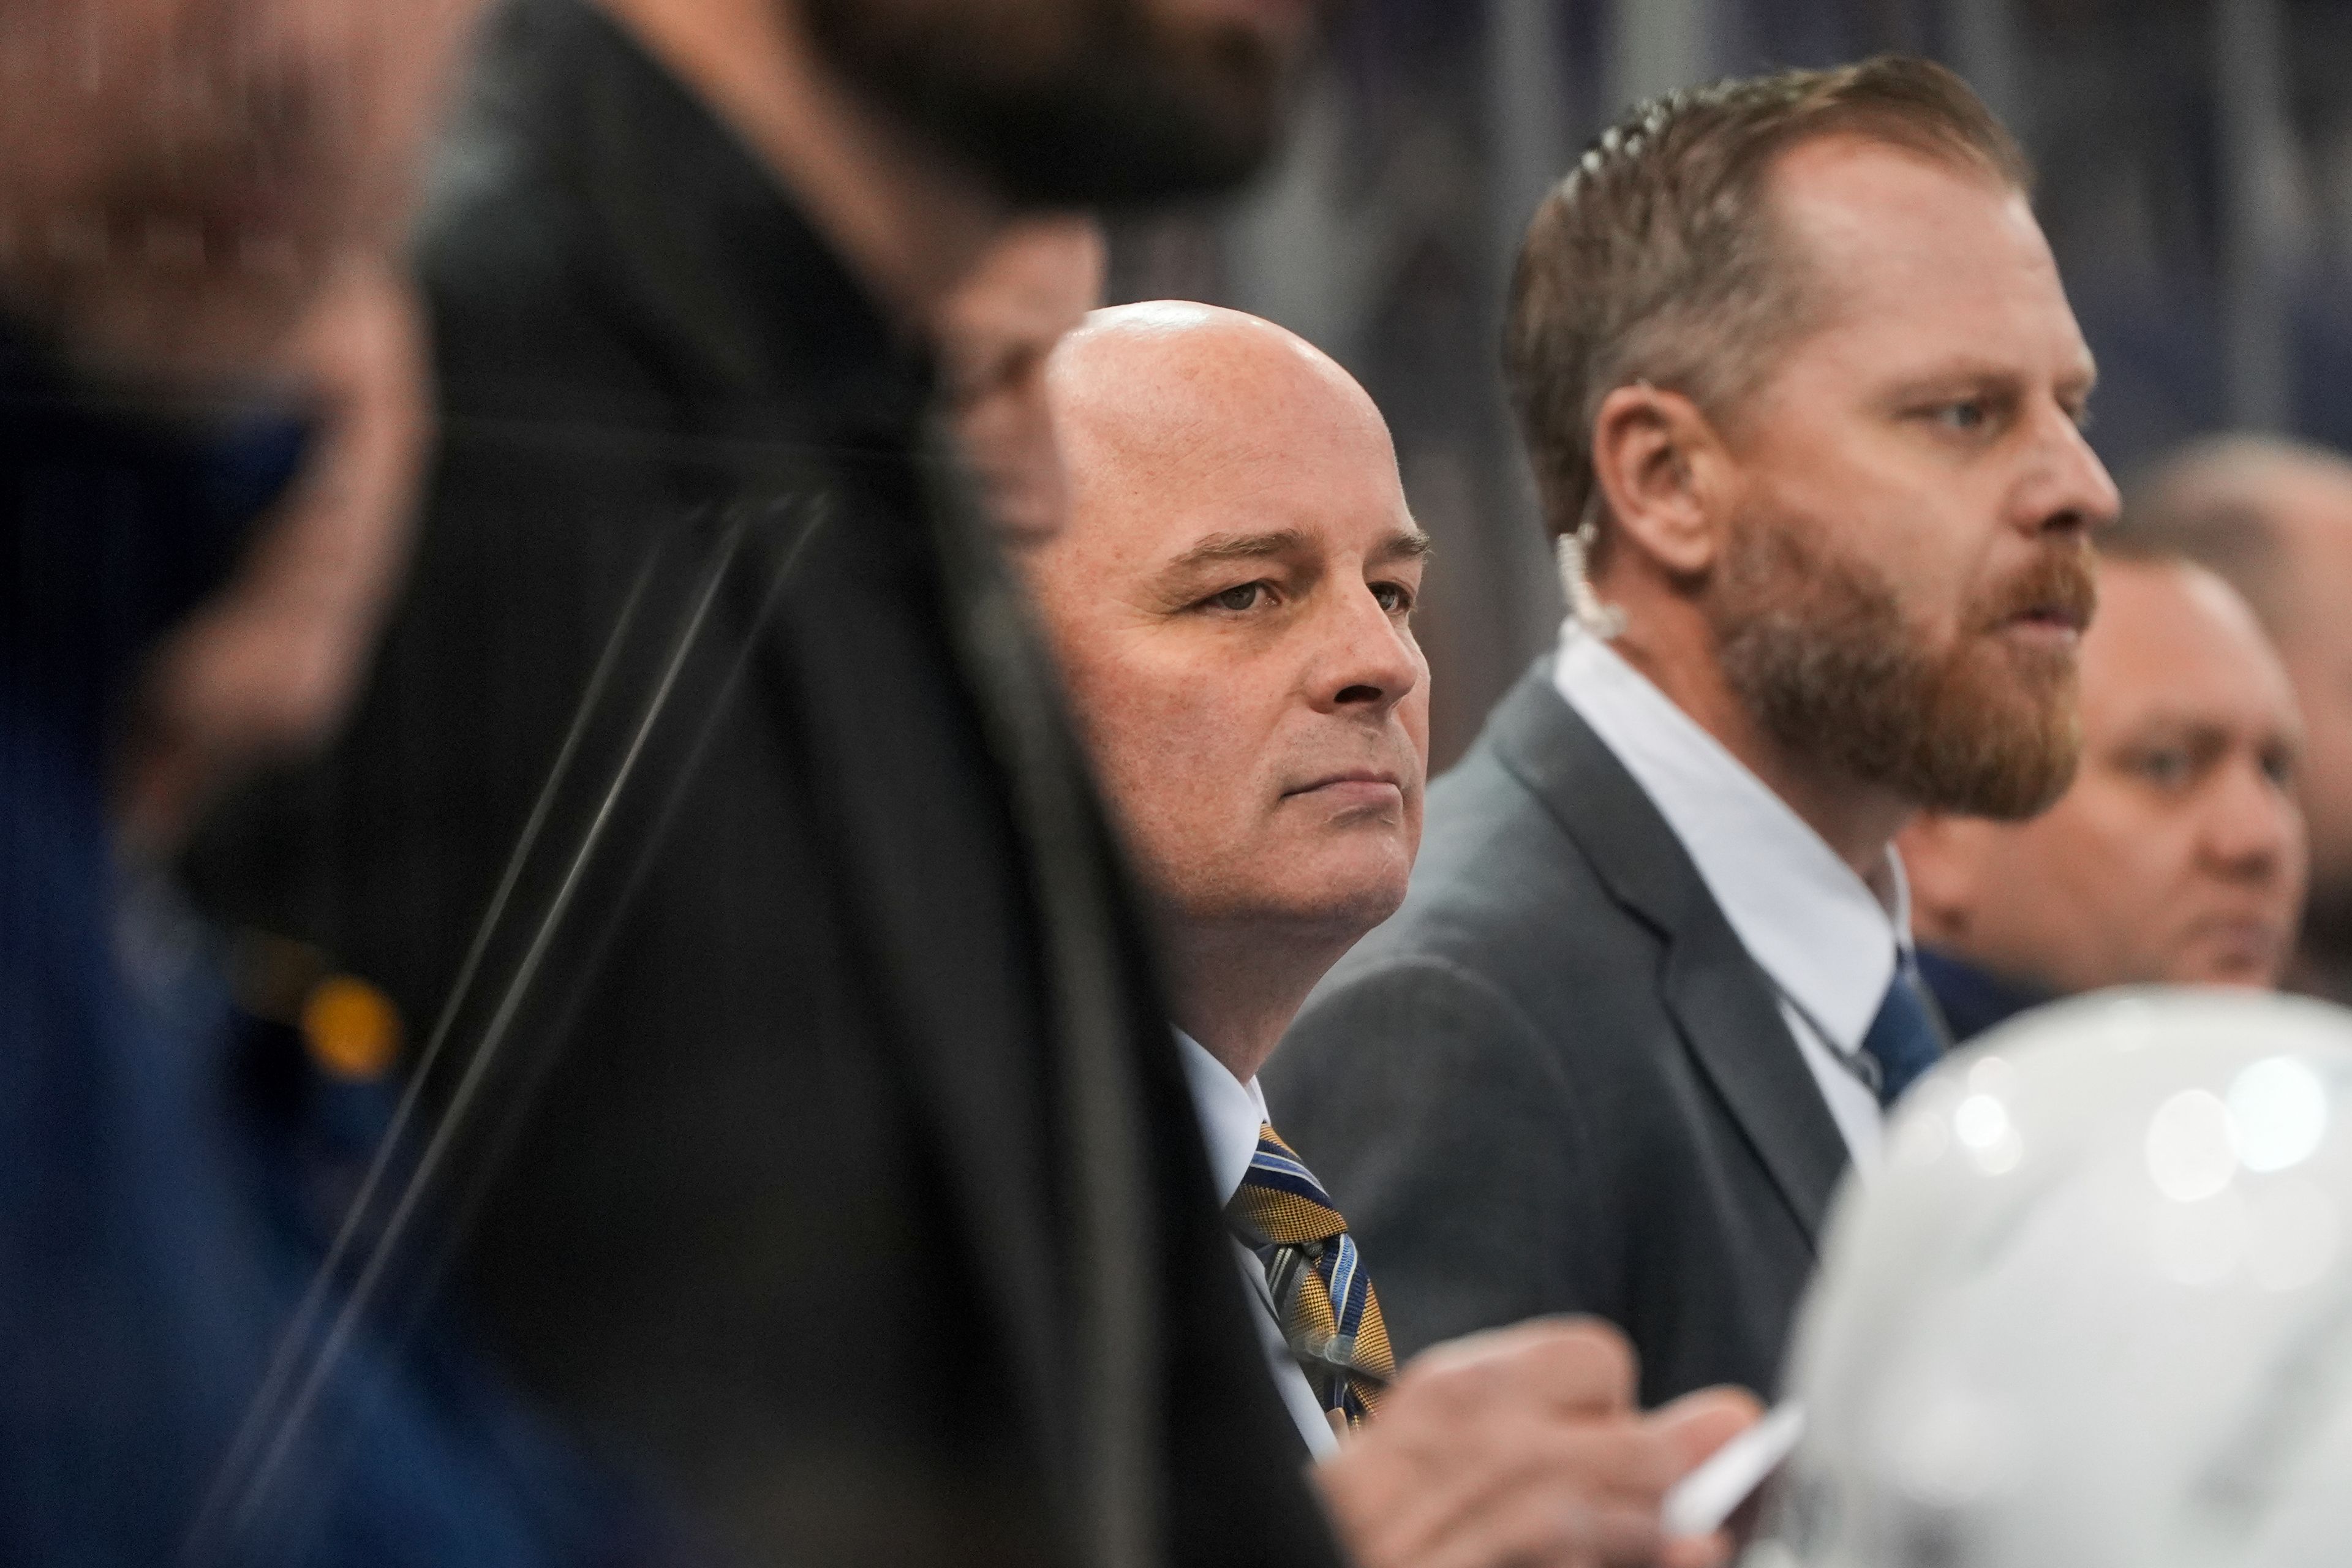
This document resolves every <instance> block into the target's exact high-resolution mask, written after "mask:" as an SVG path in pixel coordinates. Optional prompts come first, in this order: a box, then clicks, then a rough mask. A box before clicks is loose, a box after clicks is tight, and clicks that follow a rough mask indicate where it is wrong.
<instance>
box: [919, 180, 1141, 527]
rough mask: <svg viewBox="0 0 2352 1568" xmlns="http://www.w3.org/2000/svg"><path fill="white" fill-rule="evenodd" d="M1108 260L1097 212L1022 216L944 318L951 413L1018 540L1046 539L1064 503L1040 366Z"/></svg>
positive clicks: (1084, 305) (1091, 298)
mask: <svg viewBox="0 0 2352 1568" xmlns="http://www.w3.org/2000/svg"><path fill="white" fill-rule="evenodd" d="M1103 261H1104V257H1103V236H1102V227H1101V226H1100V225H1099V224H1097V223H1096V222H1095V221H1094V220H1093V219H1092V218H1089V217H1080V216H1062V217H1041V218H1033V219H1029V220H1026V221H1024V222H1020V223H1016V224H1014V225H1013V226H1012V227H1011V228H1010V229H1008V230H1007V231H1006V232H1005V235H1004V237H1003V238H1002V239H999V240H998V241H997V242H996V244H995V245H994V246H993V247H991V248H990V250H989V251H988V253H987V254H986V255H984V256H983V257H982V258H981V262H980V265H979V267H978V268H975V269H974V270H973V273H972V275H971V278H970V279H968V280H967V281H966V282H965V283H964V284H963V286H962V287H961V288H960V289H957V290H956V291H955V293H954V294H953V295H952V296H951V297H950V299H949V300H948V302H947V306H946V308H945V310H943V311H942V313H941V319H940V328H939V333H938V337H939V343H940V370H941V376H942V380H943V381H944V384H945V387H944V390H945V395H946V397H947V404H948V412H949V417H950V419H951V420H952V421H953V422H954V426H955V434H956V439H957V442H958V444H959V445H961V447H962V448H963V453H964V457H965V459H966V460H967V461H968V462H969V463H970V464H971V468H972V471H973V473H974V474H975V475H976V476H977V477H978V479H979V480H980V484H981V489H982V499H983V500H985V502H986V503H987V506H988V510H989V513H990V515H991V516H992V518H993V519H994V520H995V521H996V523H997V526H998V527H999V528H1000V529H1001V530H1003V533H1004V536H1005V539H1006V541H1007V542H1009V543H1012V544H1014V545H1016V546H1017V545H1024V544H1031V543H1035V542H1039V541H1042V540H1044V539H1045V538H1048V537H1050V536H1051V535H1052V533H1053V532H1054V531H1055V530H1056V529H1057V528H1059V527H1060V526H1061V524H1062V517H1063V513H1064V511H1065V510H1066V507H1067V500H1066V488H1065V486H1064V484H1063V479H1062V455H1061V452H1060V449H1059V448H1058V447H1056V446H1055V440H1054V414H1053V408H1052V405H1051V404H1050V403H1049V402H1048V400H1047V398H1046V395H1045V361H1046V357H1047V356H1048V355H1050V354H1051V353H1053V352H1054V345H1055V343H1057V342H1060V341H1061V340H1062V336H1063V334H1064V333H1066V332H1067V331H1070V330H1071V329H1072V328H1073V327H1076V325H1077V324H1078V323H1079V322H1080V321H1084V320H1085V319H1086V314H1087V311H1088V310H1093V309H1094V308H1095V306H1096V305H1097V304H1098V303H1099V302H1100V300H1101V296H1102V288H1103Z"/></svg>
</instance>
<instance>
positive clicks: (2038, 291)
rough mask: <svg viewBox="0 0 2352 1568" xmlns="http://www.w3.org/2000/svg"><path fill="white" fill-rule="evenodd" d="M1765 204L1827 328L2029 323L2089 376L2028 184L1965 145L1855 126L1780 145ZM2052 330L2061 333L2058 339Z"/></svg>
mask: <svg viewBox="0 0 2352 1568" xmlns="http://www.w3.org/2000/svg"><path fill="white" fill-rule="evenodd" d="M1767 191H1768V195H1769V212H1770V215H1771V221H1772V223H1773V224H1774V226H1775V227H1776V229H1777V231H1778V237H1779V240H1780V243H1781V244H1783V245H1786V246H1789V247H1791V249H1792V251H1793V252H1794V254H1793V256H1792V258H1791V259H1792V260H1793V261H1794V262H1795V263H1796V264H1797V265H1798V266H1799V267H1800V268H1802V269H1803V271H1804V274H1805V276H1806V279H1807V281H1808V284H1809V286H1810V288H1811V292H1812V294H1813V296H1814V298H1813V301H1812V303H1813V308H1814V310H1817V311H1818V312H1820V314H1821V316H1822V322H1823V325H1824V327H1825V328H1826V327H1832V326H1840V325H1843V326H1847V327H1850V328H1851V327H1861V328H1878V329H1882V330H1893V329H1900V330H1903V331H1910V332H1914V333H1918V334H1920V335H1922V336H1925V335H1927V333H1929V332H1931V331H1932V330H1933V329H1934V328H1935V327H1937V326H1938V325H1944V326H1948V327H1949V328H1951V329H1952V330H1954V331H1962V332H1965V333H1967V334H1968V335H1970V336H1974V335H1975V334H1976V332H1977V331H1979V328H1980V327H1981V326H1982V325H1983V324H1985V323H1988V322H1999V323H2002V324H2004V325H2006V326H2009V327H2011V328H2014V329H2017V330H2019V331H2031V332H2032V333H2034V334H2036V335H2037V337H2039V338H2040V339H2042V340H2043V341H2044V342H2049V343H2050V346H2052V347H2055V348H2058V349H2059V350H2060V352H2061V353H2063V354H2065V355H2066V356H2067V357H2068V358H2069V359H2071V360H2073V361H2074V362H2077V364H2076V366H2075V368H2077V369H2079V371H2080V372H2081V373H2082V374H2085V375H2087V374H2089V373H2090V370H2091V365H2090V357H2089V356H2090V351H2089V349H2088V347H2087V346H2086V345H2085V344H2084V342H2083V340H2082V335H2081V332H2080V331H2079V330H2078V329H2077V327H2076V326H2075V323H2074V314H2073V311H2072V310H2071V308H2069V307H2068V305H2067V303H2066V299H2065V290H2064V288H2063V284H2062V282H2061V280H2060V279H2059V275H2058V268H2057V262H2056V260H2055V258H2053V256H2052V254H2051V251H2050V247H2049V244H2048V242H2047V241H2046V240H2045V238H2044V237H2043V236H2042V229H2041V226H2040V225H2039V224H2038V223H2037V222H2036V221H2035V219H2034V216H2033V213H2032V206H2031V205H2030V204H2029V202H2028V201H2027V199H2026V197H2025V195H2024V193H2022V192H2021V191H2019V190H2017V189H2015V188H2014V187H2012V186H2011V185H2009V184H2007V183H2006V182H2004V181H2003V180H2002V179H2000V177H1999V176H1998V175H1996V174H1993V173H1991V172H1990V171H1989V170H1985V169H1981V168H1979V167H1977V166H1975V165H1973V164H1971V163H1967V162H1965V161H1962V160H1961V159H1960V157H1959V155H1958V154H1954V155H1953V156H1952V157H1949V158H1945V157H1936V156H1931V155H1929V154H1928V153H1924V152H1916V151H1914V150H1912V149H1910V148H1907V147H1901V146H1895V145H1892V144H1889V143H1886V142H1875V141H1870V140H1865V139H1864V138H1861V137H1858V136H1853V135H1832V136H1822V137H1816V138H1814V139H1812V140H1810V141H1808V142H1802V143H1800V144H1799V145H1798V146H1796V147H1793V148H1791V149H1790V150H1789V151H1788V152H1786V153H1782V154H1781V155H1780V158H1779V159H1778V160H1776V161H1775V163H1774V164H1773V167H1772V169H1771V171H1770V173H1769V176H1768V181H1767ZM2053 335H2054V337H2056V338H2060V339H2063V342H2052V341H2051V340H2052V339H2053Z"/></svg>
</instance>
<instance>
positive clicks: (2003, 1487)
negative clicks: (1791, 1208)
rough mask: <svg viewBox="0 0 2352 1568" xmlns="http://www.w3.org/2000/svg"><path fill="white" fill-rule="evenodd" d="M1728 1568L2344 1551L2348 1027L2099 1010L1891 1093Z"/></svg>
mask: <svg viewBox="0 0 2352 1568" xmlns="http://www.w3.org/2000/svg"><path fill="white" fill-rule="evenodd" d="M1790 1390H1791V1393H1792V1394H1793V1395H1794V1396H1795V1397H1796V1398H1798V1399H1801V1401H1802V1402H1803V1404H1804V1406H1805V1409H1806V1412H1807V1426H1806V1435H1805V1438H1804V1441H1803V1443H1802V1445H1801V1447H1800V1448H1799V1450H1798V1452H1797V1453H1796V1454H1795V1456H1793V1457H1792V1458H1791V1459H1790V1464H1789V1466H1788V1468H1787V1469H1786V1471H1785V1472H1784V1473H1783V1475H1782V1478H1781V1479H1780V1484H1779V1489H1778V1493H1777V1497H1776V1501H1775V1503H1774V1505H1773V1509H1772V1514H1771V1521H1770V1524H1769V1529H1768V1532H1767V1537H1766V1539H1765V1540H1764V1541H1763V1542H1760V1543H1759V1545H1758V1546H1757V1547H1756V1548H1755V1549H1754V1550H1753V1551H1752V1552H1751V1553H1750V1555H1749V1558H1748V1563H1749V1564H1750V1568H1763V1565H1766V1564H1770V1565H1774V1568H1789V1565H1791V1564H1794V1565H1801V1568H2044V1565H2047V1568H2189V1565H2191V1564H2195V1565H2206V1564H2222V1563H2227V1564H2230V1565H2231V1568H2290V1565H2292V1568H2305V1565H2312V1568H2316V1565H2320V1564H2327V1565H2330V1568H2335V1565H2342V1564H2352V1013H2347V1012H2344V1011H2342V1010H2340V1009H2337V1008H2335V1007H2329V1006H2325V1005H2321V1004H2319V1003H2315V1002H2307V1001H2303V1000H2300V999H2295V998H2288V997H2280V996H2273V995H2269V994H2262V993H2256V992H2229V991H2213V990H2201V991H2183V990H2155V989H2151V990H2140V991H2122V992H2108V993H2105V994H2101V995H2096V996H2087V997H2082V998H2078V999H2076V1000H2074V1001H2071V1002H2067V1003H2064V1004H2062V1005H2058V1006H2054V1007H2050V1008H2046V1009H2043V1010H2042V1011H2040V1012H2038V1013H2036V1014H2033V1015H2032V1016H2029V1017H2026V1018H2023V1019H2021V1020H2019V1021H2018V1022H2016V1023H2014V1024H2012V1025H2011V1026H2008V1027H2006V1028H2003V1029H2000V1030H1999V1031H1997V1032H1995V1033H1994V1034H1992V1035H1990V1036H1987V1037H1985V1038H1984V1040H1983V1041H1982V1042H1981V1043H1980V1044H1979V1046H1978V1047H1975V1048H1973V1049H1971V1050H1969V1051H1967V1052H1965V1053H1962V1054H1960V1055H1958V1056H1955V1057H1954V1058H1952V1059H1951V1060H1949V1061H1948V1062H1946V1063H1944V1064H1942V1065H1941V1066H1940V1067H1938V1068H1937V1069H1936V1071H1935V1072H1934V1073H1933V1074H1931V1075H1930V1076H1929V1077H1927V1079H1923V1080H1921V1082H1920V1083H1919V1085H1918V1086H1917V1087H1916V1089H1914V1090H1913V1091H1912V1092H1911V1094H1910V1095H1909V1097H1908V1098H1907V1099H1906V1101H1905V1102H1904V1105H1903V1107H1902V1109H1901V1110H1899V1111H1898V1112H1897V1114H1896V1115H1895V1120H1894V1122H1893V1124H1892V1126H1891V1127H1890V1129H1889V1137H1888V1142H1887V1158H1886V1162H1885V1167H1884V1169H1883V1170H1882V1171H1881V1172H1880V1173H1878V1174H1877V1175H1876V1176H1875V1178H1874V1180H1873V1181H1871V1182H1870V1183H1868V1184H1860V1185H1857V1184H1851V1183H1850V1184H1848V1186H1847V1188H1846V1190H1845V1191H1844V1192H1843V1194H1842V1195H1841V1196H1840V1198H1839V1200H1838V1202H1837V1205H1836V1208H1835V1212H1834V1215H1833V1218H1832V1223H1831V1226H1830V1231H1829V1240H1828V1243H1827V1247H1826V1248H1825V1251H1824V1254H1823V1260H1822V1274H1821V1277H1820V1279H1819V1280H1818V1282H1817V1283H1816V1284H1815V1286H1814V1289H1813V1291H1812V1294H1811V1297H1810V1298H1809V1299H1808V1300H1807V1303H1806V1306H1805V1308H1804V1310H1803V1312H1802V1314H1801V1318H1800V1322H1799V1328H1798V1332H1797V1339H1796V1348H1795V1352H1794V1358H1793V1360H1792V1362H1791V1363H1790Z"/></svg>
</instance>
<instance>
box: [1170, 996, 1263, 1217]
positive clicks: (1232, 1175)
mask: <svg viewBox="0 0 2352 1568" xmlns="http://www.w3.org/2000/svg"><path fill="white" fill-rule="evenodd" d="M1176 1046H1177V1048H1178V1050H1179V1051H1181V1053H1182V1055H1183V1058H1184V1080H1185V1082H1186V1084H1187V1085H1188V1086H1189V1087H1190V1088H1191V1089H1192V1109H1193V1110H1194V1112H1195V1113H1197V1114H1198V1115H1199V1117H1200V1118H1201V1136H1202V1139H1204V1140H1205V1141H1206V1142H1207V1143H1208V1145H1209V1174H1210V1176H1211V1177H1212V1178H1213V1179H1214V1180H1215V1182H1216V1184H1217V1202H1218V1203H1220V1204H1229V1203H1231V1202H1233V1201H1234V1194H1235V1193H1237V1192H1240V1191H1241V1190H1242V1178H1243V1177H1244V1176H1246V1175H1248V1174H1249V1168H1250V1162H1251V1161H1252V1160H1254V1159H1255V1158H1256V1157H1257V1134H1258V1129H1259V1128H1260V1127H1262V1126H1264V1125H1265V1121H1266V1115H1265V1090H1263V1089H1259V1088H1258V1086H1257V1079H1250V1080H1249V1081H1248V1082H1247V1083H1244V1082H1243V1081H1242V1080H1241V1079H1237V1078H1235V1077H1234V1075H1233V1070H1232V1069H1231V1068H1228V1067H1226V1066H1225V1064H1224V1063H1223V1062H1221V1061H1219V1060H1218V1059H1217V1058H1214V1057H1213V1056H1211V1055H1210V1054H1209V1050H1208V1047H1205V1046H1203V1045H1202V1044H1201V1042H1200V1041H1198V1040H1196V1039H1194V1038H1193V1037H1192V1036H1190V1035H1188V1034H1186V1033H1185V1032H1184V1031H1183V1030H1181V1029H1179V1030H1177V1031H1176Z"/></svg>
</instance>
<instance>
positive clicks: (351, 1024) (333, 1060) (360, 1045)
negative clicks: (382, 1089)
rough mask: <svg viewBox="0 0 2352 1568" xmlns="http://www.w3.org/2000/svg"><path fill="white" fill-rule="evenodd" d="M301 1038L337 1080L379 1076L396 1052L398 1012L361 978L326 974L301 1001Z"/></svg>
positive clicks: (397, 1044)
mask: <svg viewBox="0 0 2352 1568" xmlns="http://www.w3.org/2000/svg"><path fill="white" fill-rule="evenodd" d="M302 1039H303V1041H304V1043H305V1044H307V1045H308V1046H309V1047H310V1056H311V1059H312V1060H314V1061H316V1062H317V1063H318V1064H319V1066H320V1067H321V1068H324V1069H325V1070H326V1071H328V1072H330V1073H331V1074H333V1075H334V1076H335V1077H337V1078H342V1079H358V1080H365V1079H373V1078H381V1077H383V1074H384V1072H385V1071H386V1070H387V1069H389V1068H391V1066H392V1064H393V1061H394V1058H396V1057H398V1056H399V1054H400V1011H399V1009H398V1008H396V1007H394V1005H392V998H391V997H389V996H386V995H385V994H383V992H382V991H379V990H378V989H376V988H375V987H374V986H373V985H371V984H368V983H367V982H366V981H364V980H361V979H359V978H357V977H356V976H353V975H349V974H336V975H331V976H330V977H328V978H327V979H325V980H322V981H320V982H319V984H317V985H315V986H313V987H311V989H310V996H309V998H308V999H307V1000H305V1001H304V1002H303V1004H302Z"/></svg>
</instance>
